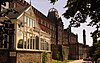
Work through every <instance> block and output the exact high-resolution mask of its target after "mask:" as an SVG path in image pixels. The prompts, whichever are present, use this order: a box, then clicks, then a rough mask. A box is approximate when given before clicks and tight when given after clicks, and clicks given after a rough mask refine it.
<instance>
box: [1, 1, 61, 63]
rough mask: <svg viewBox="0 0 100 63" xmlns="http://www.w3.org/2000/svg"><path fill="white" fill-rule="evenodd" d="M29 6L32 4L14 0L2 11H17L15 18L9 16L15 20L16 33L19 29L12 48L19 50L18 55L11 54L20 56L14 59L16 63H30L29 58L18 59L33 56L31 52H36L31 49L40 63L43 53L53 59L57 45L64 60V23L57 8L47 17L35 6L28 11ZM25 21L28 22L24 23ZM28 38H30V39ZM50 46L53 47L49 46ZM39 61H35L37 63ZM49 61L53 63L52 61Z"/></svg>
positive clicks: (3, 7)
mask: <svg viewBox="0 0 100 63" xmlns="http://www.w3.org/2000/svg"><path fill="white" fill-rule="evenodd" d="M29 6H30V4H29V3H27V2H26V1H24V0H17V1H16V0H13V1H12V2H7V5H6V6H2V10H3V9H5V8H9V9H10V8H14V9H16V10H15V11H16V13H15V16H14V14H13V13H10V14H12V15H10V14H9V15H7V16H8V18H9V19H10V20H12V19H13V22H14V29H15V31H16V30H17V29H18V30H17V31H16V32H14V33H15V34H16V35H14V38H13V43H14V44H13V45H12V46H13V47H12V48H13V49H14V50H15V51H16V50H17V49H18V53H17V52H15V51H14V52H11V54H12V53H14V54H15V55H20V56H14V58H15V57H16V58H15V61H16V62H20V61H24V60H26V61H28V58H26V59H25V58H24V60H21V59H20V60H19V59H18V58H19V57H21V56H22V58H23V57H24V56H25V55H26V56H27V55H29V56H30V55H32V53H33V52H31V51H34V50H31V49H33V48H34V49H36V51H35V52H34V55H35V53H36V55H37V57H38V58H37V59H39V58H40V61H38V62H39V63H40V62H41V57H40V56H41V53H42V52H43V51H46V50H47V52H48V56H49V59H51V57H52V56H53V55H54V54H53V49H54V48H53V45H56V47H57V53H58V52H59V54H61V55H59V56H60V59H62V42H63V22H62V20H61V18H60V17H59V15H58V11H57V10H56V9H55V8H51V9H50V10H49V12H48V16H47V17H46V16H45V15H43V14H42V13H41V12H40V11H38V10H37V9H35V8H34V7H33V6H31V9H28V7H29ZM19 9H20V10H19ZM28 10H31V11H28ZM26 11H27V12H26ZM17 12H18V13H17ZM23 15H27V16H25V17H23ZM10 17H11V18H10ZM12 17H13V18H12ZM20 17H21V18H20ZM16 19H18V22H17V21H16ZM24 20H25V21H26V22H23V21H24ZM32 20H33V22H32ZM27 21H30V22H27ZM15 22H16V23H15ZM31 23H32V24H31ZM16 24H18V26H19V27H20V28H18V26H17V25H16ZM33 24H34V25H33ZM24 25H25V26H26V28H24V27H23V26H24ZM15 26H16V28H15ZM32 26H33V27H32ZM25 33H26V34H25ZM33 33H35V34H33ZM24 35H25V36H24ZM18 36H20V38H18ZM23 37H25V38H23ZM28 37H30V39H29V38H28ZM22 38H23V39H22ZM35 38H36V39H35ZM38 39H39V40H38ZM25 40H26V41H25ZM30 41H33V42H32V43H31V42H30ZM35 41H38V42H35ZM23 42H24V43H23ZM40 42H41V43H40ZM17 43H18V44H17ZM30 44H32V45H30ZM50 44H51V46H49V45H50ZM33 45H34V46H33ZM27 49H28V50H27ZM26 50H27V51H26ZM38 50H39V51H38ZM42 50H43V51H42ZM51 50H52V56H51ZM21 51H22V52H21ZM24 52H25V55H24ZM21 53H22V54H21ZM30 53H31V54H30ZM7 55H9V54H7ZM30 57H31V56H30ZM32 57H33V55H32ZM32 57H31V58H32ZM37 59H34V60H36V61H37ZM54 59H55V58H54ZM17 60H18V61H17ZM30 61H31V62H33V60H30ZM48 61H49V62H51V61H50V60H48Z"/></svg>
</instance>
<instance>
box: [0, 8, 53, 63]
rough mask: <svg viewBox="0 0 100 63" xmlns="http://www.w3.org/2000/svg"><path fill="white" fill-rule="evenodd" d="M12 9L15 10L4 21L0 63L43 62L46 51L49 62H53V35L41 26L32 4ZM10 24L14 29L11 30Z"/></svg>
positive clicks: (0, 45)
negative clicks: (43, 54)
mask: <svg viewBox="0 0 100 63" xmlns="http://www.w3.org/2000/svg"><path fill="white" fill-rule="evenodd" d="M10 9H11V10H13V12H9V13H8V15H6V18H7V19H8V20H6V21H5V22H4V23H5V24H4V27H5V29H4V33H3V34H2V36H3V37H4V38H5V39H3V40H2V41H1V42H0V53H1V54H0V59H1V61H0V63H5V62H9V63H35V62H37V63H42V53H43V52H44V51H46V52H47V57H48V58H47V63H51V58H52V57H51V46H50V44H51V35H50V34H49V33H47V32H45V31H43V30H42V29H41V27H40V26H39V24H38V21H36V15H35V13H34V12H33V8H32V6H24V7H18V8H9V10H10ZM4 11H6V10H4ZM15 11H16V12H15ZM3 21H4V20H3ZM9 21H10V22H9ZM6 22H7V23H6ZM10 23H11V24H10ZM6 25H7V26H8V28H7V27H6ZM10 25H11V27H13V29H14V30H13V31H12V30H11V31H10V30H9V27H10ZM5 59H6V60H5Z"/></svg>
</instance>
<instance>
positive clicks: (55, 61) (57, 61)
mask: <svg viewBox="0 0 100 63" xmlns="http://www.w3.org/2000/svg"><path fill="white" fill-rule="evenodd" d="M72 61H74V60H64V61H59V60H52V63H68V62H72Z"/></svg>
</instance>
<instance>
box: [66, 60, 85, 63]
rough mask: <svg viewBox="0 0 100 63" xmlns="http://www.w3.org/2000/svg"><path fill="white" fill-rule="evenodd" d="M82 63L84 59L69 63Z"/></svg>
mask: <svg viewBox="0 0 100 63" xmlns="http://www.w3.org/2000/svg"><path fill="white" fill-rule="evenodd" d="M82 62H83V59H82V60H75V61H72V62H68V63H82Z"/></svg>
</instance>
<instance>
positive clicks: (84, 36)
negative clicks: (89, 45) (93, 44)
mask: <svg viewBox="0 0 100 63" xmlns="http://www.w3.org/2000/svg"><path fill="white" fill-rule="evenodd" d="M83 43H84V45H86V31H85V29H83Z"/></svg>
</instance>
